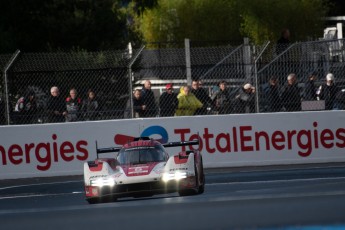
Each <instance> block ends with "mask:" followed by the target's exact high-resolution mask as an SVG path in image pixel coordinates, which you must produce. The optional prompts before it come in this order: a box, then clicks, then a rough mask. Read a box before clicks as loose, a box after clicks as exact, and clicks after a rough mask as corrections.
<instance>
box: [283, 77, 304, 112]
mask: <svg viewBox="0 0 345 230" xmlns="http://www.w3.org/2000/svg"><path fill="white" fill-rule="evenodd" d="M287 81H288V83H287V85H286V86H285V88H284V91H283V93H282V96H281V99H282V104H283V106H284V108H285V111H301V95H300V89H299V88H298V84H297V77H296V74H294V73H291V74H289V76H288V77H287Z"/></svg>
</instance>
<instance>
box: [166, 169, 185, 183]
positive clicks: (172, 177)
mask: <svg viewBox="0 0 345 230" xmlns="http://www.w3.org/2000/svg"><path fill="white" fill-rule="evenodd" d="M184 178H187V173H186V172H179V171H176V172H173V173H163V177H162V179H163V181H164V182H168V181H170V180H176V181H179V180H181V179H184Z"/></svg>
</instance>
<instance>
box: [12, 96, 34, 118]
mask: <svg viewBox="0 0 345 230" xmlns="http://www.w3.org/2000/svg"><path fill="white" fill-rule="evenodd" d="M14 111H15V114H16V117H17V119H16V120H17V121H16V123H18V124H33V123H37V103H36V95H35V92H34V91H29V92H27V93H26V94H25V95H24V97H20V98H19V99H18V101H17V103H16V106H15V109H14Z"/></svg>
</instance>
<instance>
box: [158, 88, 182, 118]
mask: <svg viewBox="0 0 345 230" xmlns="http://www.w3.org/2000/svg"><path fill="white" fill-rule="evenodd" d="M165 90H166V91H165V92H164V93H162V95H161V96H160V97H159V108H160V116H161V117H172V116H174V115H175V111H176V109H177V106H178V99H177V94H176V93H174V89H173V84H167V85H166V86H165Z"/></svg>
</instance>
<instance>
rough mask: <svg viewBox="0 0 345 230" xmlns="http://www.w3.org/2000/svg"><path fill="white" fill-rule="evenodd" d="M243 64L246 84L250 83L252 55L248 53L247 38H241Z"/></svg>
mask: <svg viewBox="0 0 345 230" xmlns="http://www.w3.org/2000/svg"><path fill="white" fill-rule="evenodd" d="M243 43H244V44H243V63H244V74H245V78H246V81H247V82H250V80H252V79H251V76H252V65H251V64H252V55H251V52H250V46H249V38H243Z"/></svg>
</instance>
